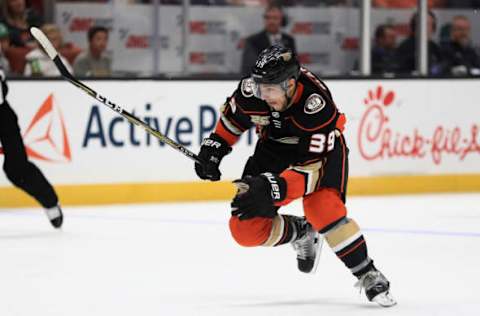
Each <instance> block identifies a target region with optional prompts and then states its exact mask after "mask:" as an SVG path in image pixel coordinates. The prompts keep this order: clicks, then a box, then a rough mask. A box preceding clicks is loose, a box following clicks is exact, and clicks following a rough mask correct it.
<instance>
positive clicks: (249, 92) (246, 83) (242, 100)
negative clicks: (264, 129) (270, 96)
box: [231, 78, 270, 115]
mask: <svg viewBox="0 0 480 316" xmlns="http://www.w3.org/2000/svg"><path fill="white" fill-rule="evenodd" d="M231 102H233V103H234V104H235V107H236V108H239V109H240V110H241V111H242V112H244V113H245V114H247V115H269V113H270V111H269V108H268V105H267V104H266V103H265V101H262V100H260V99H258V98H256V97H254V96H253V80H252V79H251V78H244V79H242V81H240V83H239V84H238V88H237V90H235V92H234V93H233V95H232V97H231Z"/></svg>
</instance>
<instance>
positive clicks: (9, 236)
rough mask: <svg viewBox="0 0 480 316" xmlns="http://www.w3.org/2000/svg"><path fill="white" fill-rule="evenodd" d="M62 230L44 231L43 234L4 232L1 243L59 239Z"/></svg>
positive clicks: (0, 238) (1, 235)
mask: <svg viewBox="0 0 480 316" xmlns="http://www.w3.org/2000/svg"><path fill="white" fill-rule="evenodd" d="M59 232H61V230H56V231H42V232H27V231H19V232H2V233H0V242H1V241H6V240H22V239H25V240H28V239H57V238H58V233H59Z"/></svg>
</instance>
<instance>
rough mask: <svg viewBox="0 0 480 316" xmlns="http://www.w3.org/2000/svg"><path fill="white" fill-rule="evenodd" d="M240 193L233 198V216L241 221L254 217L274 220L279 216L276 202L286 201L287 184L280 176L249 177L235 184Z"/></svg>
mask: <svg viewBox="0 0 480 316" xmlns="http://www.w3.org/2000/svg"><path fill="white" fill-rule="evenodd" d="M233 183H234V184H235V185H236V186H237V188H238V192H237V194H236V195H235V197H234V198H233V201H232V203H231V204H230V205H231V207H232V215H233V216H239V219H240V220H246V219H250V218H253V217H257V216H259V217H268V218H273V217H275V216H276V215H277V209H278V208H277V207H276V206H275V202H280V201H282V200H283V199H285V194H286V192H287V184H286V182H285V179H283V178H282V177H280V176H278V175H274V174H272V173H269V172H266V173H263V174H261V175H259V176H256V177H252V176H247V177H245V178H243V179H240V180H235V181H234V182H233Z"/></svg>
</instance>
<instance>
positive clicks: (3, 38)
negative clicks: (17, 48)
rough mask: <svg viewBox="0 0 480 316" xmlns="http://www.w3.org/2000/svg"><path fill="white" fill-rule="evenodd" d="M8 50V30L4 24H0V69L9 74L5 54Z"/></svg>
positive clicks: (8, 64)
mask: <svg viewBox="0 0 480 316" xmlns="http://www.w3.org/2000/svg"><path fill="white" fill-rule="evenodd" d="M9 48H10V38H9V35H8V28H7V26H6V25H5V24H3V23H0V69H3V71H4V72H5V73H7V74H8V73H9V72H10V63H9V62H8V59H7V57H6V56H5V52H6V51H7V49H9Z"/></svg>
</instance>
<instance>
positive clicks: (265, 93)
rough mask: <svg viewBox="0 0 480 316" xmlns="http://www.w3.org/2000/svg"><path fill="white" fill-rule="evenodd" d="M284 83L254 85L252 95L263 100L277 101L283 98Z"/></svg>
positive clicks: (284, 91)
mask: <svg viewBox="0 0 480 316" xmlns="http://www.w3.org/2000/svg"><path fill="white" fill-rule="evenodd" d="M286 91H287V89H286V81H284V82H281V83H276V84H271V83H254V84H253V94H254V95H255V97H257V98H259V99H262V100H265V99H277V98H280V97H283V96H284V95H285V93H286Z"/></svg>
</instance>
